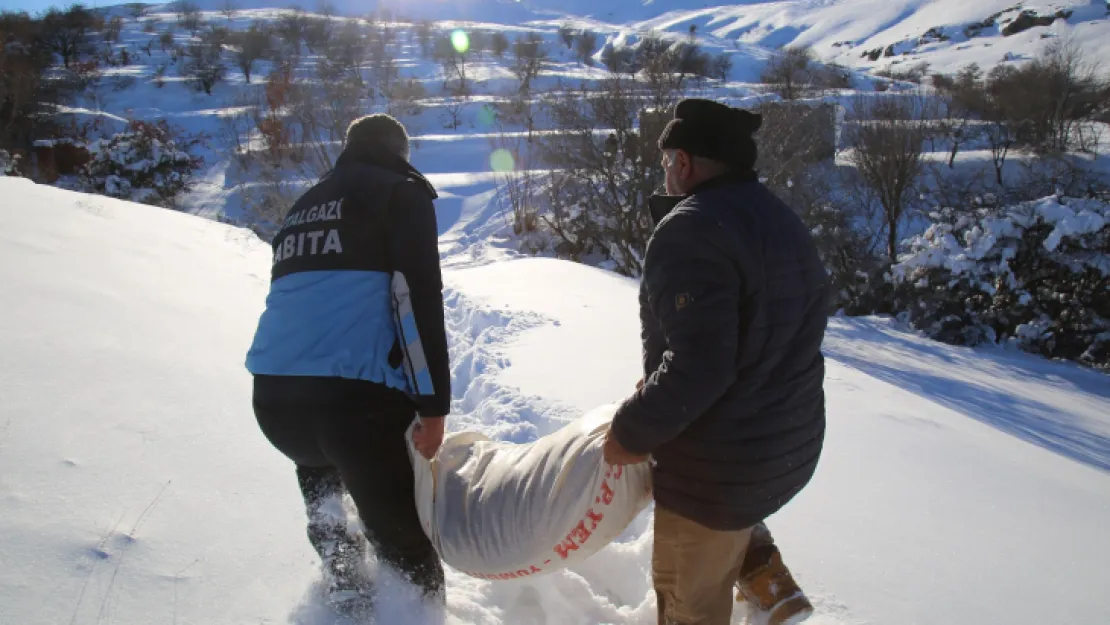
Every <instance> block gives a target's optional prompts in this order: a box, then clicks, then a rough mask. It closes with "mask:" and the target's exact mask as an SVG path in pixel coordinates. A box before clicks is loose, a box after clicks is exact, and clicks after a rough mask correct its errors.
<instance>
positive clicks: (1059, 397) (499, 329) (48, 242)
mask: <svg viewBox="0 0 1110 625" xmlns="http://www.w3.org/2000/svg"><path fill="white" fill-rule="evenodd" d="M0 197H3V198H5V201H4V202H3V204H2V206H0V215H2V217H3V220H4V223H5V225H6V227H5V228H4V230H3V231H2V232H0V268H2V269H0V290H2V292H4V293H5V305H4V306H3V307H0V311H2V312H0V327H2V328H3V331H0V388H2V389H3V394H4V399H5V401H4V402H3V404H2V405H0V502H2V504H0V562H2V563H3V566H2V567H0V614H2V615H3V619H0V620H2V621H3V622H5V623H8V622H11V623H28V624H36V623H56V622H66V623H75V624H79V623H91V622H112V623H136V624H137V623H151V622H159V623H190V622H194V623H248V622H278V623H281V622H295V623H302V624H304V625H323V624H324V623H332V622H335V621H334V619H333V618H331V617H329V616H328V614H327V612H326V610H324V609H323V608H322V607H321V606H320V605H319V603H318V602H317V601H316V600H315V599H314V598H313V597H314V595H313V593H314V586H313V584H314V583H315V581H316V580H317V578H318V574H317V573H316V572H315V566H316V564H315V560H314V556H313V554H312V552H311V549H310V548H309V546H308V544H307V541H306V540H305V539H304V533H303V525H302V523H303V512H302V511H301V507H300V506H301V504H300V501H299V494H298V493H297V490H296V485H295V480H294V478H293V475H292V471H291V467H290V465H289V463H288V462H287V461H286V460H285V459H284V458H283V457H282V456H280V454H278V453H277V452H275V451H273V450H272V449H270V448H269V447H268V445H267V444H266V442H265V440H264V439H263V437H262V436H261V434H260V433H259V432H258V431H257V427H256V425H255V424H254V419H253V416H252V415H251V411H250V380H249V376H248V375H247V373H246V371H245V370H244V369H243V366H242V360H243V354H244V352H245V350H246V348H247V346H248V344H249V341H250V337H251V334H252V331H253V325H254V322H255V320H256V318H257V315H258V313H259V311H260V309H261V305H262V300H263V298H264V295H265V290H266V276H267V271H268V267H269V256H270V255H269V253H268V249H267V248H266V246H265V245H263V244H262V243H261V242H259V241H258V240H257V239H255V238H254V236H253V235H251V234H249V233H247V232H245V231H242V230H238V229H234V228H230V227H228V226H224V225H220V224H216V223H213V222H211V221H207V220H203V219H200V218H196V217H190V216H187V215H183V214H180V213H174V212H170V211H166V210H161V209H155V208H150V207H143V206H138V205H133V204H128V203H125V202H121V201H117V200H111V199H107V198H101V197H92V196H84V195H80V194H76V193H71V192H66V191H61V190H57V189H53V188H49V187H44V186H36V185H33V184H31V183H29V182H27V181H25V180H18V179H0ZM472 204H476V206H475V207H471V208H468V209H467V210H463V211H461V212H460V214H459V215H458V218H457V221H456V223H455V224H454V225H453V226H452V227H451V228H446V230H447V232H446V233H445V235H444V237H443V241H444V244H443V247H444V249H445V253H446V254H447V255H446V256H445V259H444V260H445V265H446V266H448V267H449V269H447V270H446V272H445V281H446V284H447V287H448V296H447V319H448V324H449V329H450V341H451V347H452V360H453V371H454V376H455V388H454V395H455V402H454V414H453V416H452V417H451V419H450V424H451V426H450V427H451V428H452V429H455V430H458V429H468V430H478V431H482V432H485V433H487V434H489V435H491V436H493V437H495V438H499V439H502V440H512V441H519V442H523V441H527V440H532V439H534V438H535V437H536V436H540V435H542V434H544V433H546V432H548V431H550V430H552V429H554V428H556V427H558V426H559V424H561V423H562V422H564V421H565V419H567V418H569V417H571V416H573V415H577V414H580V413H581V412H582V411H583V410H586V409H588V408H591V407H594V406H596V405H598V404H600V403H607V402H611V401H616V400H619V399H621V398H622V397H623V396H624V395H625V394H626V393H627V392H628V391H629V390H630V388H631V386H632V384H633V383H634V381H635V379H636V378H637V377H638V375H639V370H638V367H639V363H638V361H639V345H638V337H637V334H638V332H637V328H636V316H635V305H636V304H635V291H636V285H635V283H634V282H633V281H631V280H628V279H625V278H621V277H618V276H615V275H612V274H609V273H606V272H603V271H601V270H598V269H593V268H589V267H585V266H582V265H576V264H572V263H568V262H564V261H557V260H550V259H520V258H515V257H514V255H513V254H512V253H511V252H508V251H506V250H504V249H502V248H499V247H498V246H497V245H496V243H488V242H487V244H486V245H485V246H474V245H471V246H469V247H465V248H464V247H459V246H458V245H457V243H456V242H457V241H458V240H460V238H465V236H466V233H471V236H476V235H475V234H474V233H481V232H483V227H489V226H490V224H489V223H485V222H490V221H494V220H497V219H500V216H498V215H497V214H496V212H495V211H492V210H489V207H488V206H486V205H484V204H481V203H480V202H472ZM478 248H484V249H485V250H486V252H484V253H483V254H480V255H479V256H478V257H477V259H475V257H474V256H473V255H469V254H467V251H468V250H474V249H478ZM460 249H461V250H463V251H462V252H461V253H460V252H459V251H457V250H460ZM452 250H455V251H452ZM826 350H827V353H828V355H829V357H830V361H829V370H828V376H827V390H828V394H829V433H828V441H827V447H826V452H825V455H824V457H823V459H822V462H821V465H820V467H819V470H818V473H817V476H816V478H815V479H814V481H813V483H812V484H811V485H810V487H809V488H808V489H807V490H805V491H804V492H803V493H802V494H801V495H800V496H799V497H798V498H797V499H796V500H795V501H794V502H793V503H792V504H790V505H789V506H788V507H787V508H786V509H785V510H783V511H782V512H781V513H780V514H778V515H775V517H773V518H772V519H771V520H770V523H771V527H772V530H773V531H774V532H775V533H776V535H777V538H778V540H779V542H780V544H781V545H782V547H783V549H784V551H785V553H786V557H787V560H788V563H789V564H790V566H792V567H793V568H794V570H795V571H796V573H797V576H798V578H799V579H800V580H801V581H802V583H803V584H804V586H805V587H806V588H807V590H808V591H809V592H810V594H811V595H812V596H813V598H814V599H815V602H816V604H817V607H818V610H819V615H818V616H817V617H815V618H814V619H813V620H812V621H811V622H813V623H815V624H816V625H821V624H825V625H832V624H842V623H906V624H912V623H922V624H924V623H936V622H949V623H967V624H979V623H1008V624H1016V625H1022V624H1028V625H1047V624H1049V623H1051V624H1064V623H1077V624H1078V623H1083V624H1089V623H1097V622H1104V621H1105V620H1106V619H1107V616H1108V615H1110V603H1108V601H1107V599H1106V598H1105V593H1104V592H1103V590H1104V589H1105V586H1106V583H1107V582H1108V581H1110V579H1108V578H1107V573H1106V569H1105V566H1104V563H1105V562H1106V561H1108V559H1110V542H1108V541H1107V540H1106V539H1105V527H1107V524H1108V523H1110V475H1108V474H1107V473H1106V472H1105V471H1104V470H1100V469H1097V468H1094V467H1096V466H1105V464H1104V463H1105V462H1106V460H1107V458H1108V456H1110V445H1108V444H1107V442H1108V441H1110V419H1108V417H1107V415H1110V384H1108V383H1107V378H1106V377H1105V376H1102V375H1100V374H1097V373H1094V372H1090V371H1086V370H1083V369H1080V368H1078V367H1076V366H1072V365H1066V364H1058V363H1051V362H1046V361H1043V360H1040V359H1037V358H1035V357H1031V356H1027V355H1023V354H1017V353H1011V352H1007V351H1003V350H970V349H962V348H954V347H948V346H944V345H939V344H936V343H932V342H929V341H926V340H925V339H922V338H920V337H918V336H916V335H913V334H909V333H906V332H905V331H903V330H901V329H899V328H898V327H896V326H895V325H894V324H892V323H891V322H889V321H886V320H882V319H837V318H834V319H832V320H831V321H830V330H829V336H828V340H827V342H826ZM1091 458H1094V459H1096V460H1097V461H1096V462H1093V461H1091ZM649 516H650V513H645V515H644V516H642V517H641V518H640V519H639V520H638V521H637V522H636V523H635V524H634V525H633V527H632V528H630V530H629V531H628V532H626V535H625V536H624V537H623V538H622V540H621V541H619V543H618V544H615V545H613V546H611V547H609V548H608V549H606V550H605V551H604V552H603V553H601V554H599V555H598V556H597V557H595V558H593V559H591V560H590V561H588V562H586V563H585V564H584V565H583V566H581V567H578V568H577V569H576V570H574V571H571V572H564V573H560V574H557V575H553V576H551V577H547V578H540V579H533V580H529V581H527V582H522V581H510V582H493V583H491V582H485V581H479V580H475V579H470V578H467V577H464V576H462V575H461V574H458V573H456V572H450V573H449V578H448V579H449V582H448V583H449V592H450V595H451V599H450V602H449V615H448V617H447V622H448V623H457V624H482V625H485V624H491V625H492V624H501V623H504V624H508V623H514V624H515V623H550V624H551V625H556V624H560V625H561V624H574V623H582V624H587V623H590V624H593V623H628V624H647V623H651V622H652V619H653V617H654V609H653V602H654V600H653V598H652V596H651V595H650V592H649V591H650V585H649V573H648V571H649V562H650V560H649V553H650V530H649V526H650V522H649V521H650V518H649ZM387 587H388V588H389V589H390V591H389V594H388V597H389V598H388V600H386V601H385V603H384V605H383V615H382V618H381V619H380V620H379V622H382V623H385V622H388V623H402V624H407V623H412V624H413V625H416V624H417V623H430V622H437V621H436V619H435V618H433V617H432V616H430V615H427V614H424V615H422V616H417V617H413V616H411V613H412V605H411V604H410V603H409V602H408V601H407V600H406V593H405V591H404V589H403V588H402V587H399V586H397V585H396V584H390V585H388V586H387ZM402 615H405V616H404V617H402Z"/></svg>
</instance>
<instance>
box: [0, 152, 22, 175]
mask: <svg viewBox="0 0 1110 625" xmlns="http://www.w3.org/2000/svg"><path fill="white" fill-rule="evenodd" d="M18 175H20V174H19V155H18V154H16V155H14V156H13V155H11V154H8V151H7V150H0V176H18Z"/></svg>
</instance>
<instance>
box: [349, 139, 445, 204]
mask: <svg viewBox="0 0 1110 625" xmlns="http://www.w3.org/2000/svg"><path fill="white" fill-rule="evenodd" d="M345 163H365V164H367V165H374V166H377V167H381V168H382V169H386V170H389V171H391V172H393V173H395V174H398V175H401V176H404V177H406V178H412V179H413V180H415V181H416V182H417V183H419V184H420V185H421V186H423V187H424V188H425V189H427V190H428V193H429V194H431V196H432V199H433V200H434V199H436V198H438V197H439V194H438V193H436V189H435V187H433V186H432V183H430V182H428V179H427V178H425V177H424V174H422V173H420V172H419V171H417V170H416V168H415V167H413V166H412V165H411V164H410V163H409V162H408V161H406V160H405V159H403V158H401V157H400V156H397V155H395V154H390V153H389V152H387V151H385V150H382V149H380V148H377V147H375V146H364V147H361V148H354V147H347V148H346V149H345V150H343V153H342V154H340V155H339V158H337V159H335V166H336V167H339V166H340V165H343V164H345Z"/></svg>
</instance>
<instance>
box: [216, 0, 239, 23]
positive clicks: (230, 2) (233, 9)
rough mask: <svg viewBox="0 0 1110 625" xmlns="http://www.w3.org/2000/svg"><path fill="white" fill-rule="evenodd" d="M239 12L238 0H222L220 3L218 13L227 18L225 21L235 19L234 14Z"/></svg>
mask: <svg viewBox="0 0 1110 625" xmlns="http://www.w3.org/2000/svg"><path fill="white" fill-rule="evenodd" d="M238 12H239V0H223V2H221V3H220V13H222V14H223V16H224V17H226V18H227V21H229V22H230V21H231V20H233V19H235V14H236V13H238Z"/></svg>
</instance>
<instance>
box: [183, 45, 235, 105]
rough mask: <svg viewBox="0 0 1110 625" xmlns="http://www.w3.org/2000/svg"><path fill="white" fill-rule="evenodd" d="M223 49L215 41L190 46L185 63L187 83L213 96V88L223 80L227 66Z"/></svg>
mask: <svg viewBox="0 0 1110 625" xmlns="http://www.w3.org/2000/svg"><path fill="white" fill-rule="evenodd" d="M222 55H223V47H222V46H221V45H220V44H219V43H216V42H213V41H203V42H200V43H194V44H190V45H189V47H188V49H187V56H188V60H187V61H186V63H185V76H186V78H187V82H188V83H189V85H190V86H192V87H193V88H194V89H196V90H197V91H203V92H204V93H205V94H206V95H212V87H214V86H215V85H216V83H218V82H220V81H221V80H223V78H224V75H225V74H226V73H227V66H226V65H224V62H223V56H222Z"/></svg>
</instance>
